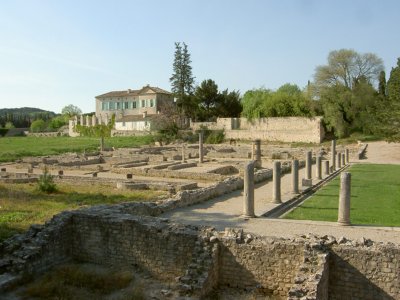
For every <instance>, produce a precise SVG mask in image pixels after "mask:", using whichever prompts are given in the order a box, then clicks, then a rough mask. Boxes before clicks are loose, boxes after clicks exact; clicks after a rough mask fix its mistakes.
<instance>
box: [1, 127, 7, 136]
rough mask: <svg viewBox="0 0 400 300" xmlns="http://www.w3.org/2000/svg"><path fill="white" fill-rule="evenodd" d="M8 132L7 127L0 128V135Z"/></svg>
mask: <svg viewBox="0 0 400 300" xmlns="http://www.w3.org/2000/svg"><path fill="white" fill-rule="evenodd" d="M7 132H8V128H0V136H5V135H6V134H7Z"/></svg>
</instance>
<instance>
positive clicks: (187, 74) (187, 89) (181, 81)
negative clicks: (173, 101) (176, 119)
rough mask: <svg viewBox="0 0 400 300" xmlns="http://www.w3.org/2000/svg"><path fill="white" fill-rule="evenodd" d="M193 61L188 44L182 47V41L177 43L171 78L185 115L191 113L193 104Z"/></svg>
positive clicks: (179, 105)
mask: <svg viewBox="0 0 400 300" xmlns="http://www.w3.org/2000/svg"><path fill="white" fill-rule="evenodd" d="M191 62H192V61H191V59H190V53H189V51H188V49H187V45H186V44H185V43H183V49H182V46H181V44H180V43H178V42H177V43H175V55H174V63H173V65H172V66H173V74H172V76H171V78H170V79H169V80H170V82H171V90H172V92H173V93H174V95H175V97H176V98H177V105H178V107H179V108H180V110H181V112H182V114H183V115H185V116H188V115H189V109H190V107H191V106H192V99H191V98H192V97H191V96H192V94H193V91H194V77H193V75H192V67H191V65H190V64H191Z"/></svg>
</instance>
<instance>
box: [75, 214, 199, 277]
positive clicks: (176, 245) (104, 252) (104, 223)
mask: <svg viewBox="0 0 400 300" xmlns="http://www.w3.org/2000/svg"><path fill="white" fill-rule="evenodd" d="M197 234H198V233H197V231H195V230H190V229H189V228H187V227H184V226H181V227H180V226H178V225H174V226H173V227H172V228H171V225H170V224H168V223H164V222H161V221H160V220H156V219H154V218H146V217H138V216H133V215H123V214H119V215H117V214H115V215H113V214H110V215H109V216H107V215H104V214H92V213H91V214H87V213H77V214H75V215H74V219H73V244H72V257H73V258H75V259H78V260H81V261H85V262H92V263H97V264H103V265H123V266H127V265H131V266H139V267H141V268H143V269H145V270H147V271H149V272H150V274H152V275H153V276H154V277H155V278H159V279H164V280H174V279H175V277H177V276H180V275H182V274H184V273H185V270H186V269H187V268H188V265H189V263H190V261H191V259H192V255H193V251H194V247H195V242H196V240H197Z"/></svg>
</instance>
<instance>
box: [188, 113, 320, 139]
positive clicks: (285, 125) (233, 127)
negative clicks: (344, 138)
mask: <svg viewBox="0 0 400 300" xmlns="http://www.w3.org/2000/svg"><path fill="white" fill-rule="evenodd" d="M321 121H322V117H315V118H304V117H285V118H260V119H255V120H251V121H250V120H247V119H246V118H218V119H217V122H191V124H190V125H191V128H192V129H193V130H198V129H200V128H201V127H202V126H204V127H207V128H208V129H211V130H221V129H223V130H225V138H226V139H243V140H253V139H261V140H267V141H282V142H304V143H321V142H322V140H323V138H324V134H325V132H324V129H323V126H322V123H321Z"/></svg>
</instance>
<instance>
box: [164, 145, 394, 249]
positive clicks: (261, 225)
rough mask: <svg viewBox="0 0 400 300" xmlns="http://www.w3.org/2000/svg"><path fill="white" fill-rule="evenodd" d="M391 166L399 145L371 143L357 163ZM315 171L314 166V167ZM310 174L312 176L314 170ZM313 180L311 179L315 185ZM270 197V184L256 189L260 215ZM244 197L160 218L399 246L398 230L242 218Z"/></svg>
mask: <svg viewBox="0 0 400 300" xmlns="http://www.w3.org/2000/svg"><path fill="white" fill-rule="evenodd" d="M358 162H359V163H391V164H400V144H388V143H385V142H373V143H370V144H369V145H368V150H367V153H366V159H363V160H361V161H357V162H356V163H358ZM313 169H315V166H313ZM313 174H315V172H314V170H313ZM303 175H304V170H301V171H300V174H299V177H300V178H302V177H304V176H303ZM290 180H291V178H290V175H285V176H283V178H282V198H283V199H282V200H283V201H287V200H288V199H290V198H291V196H292V194H291V192H290V189H291V183H290ZM315 182H316V181H315V180H314V183H315ZM271 196H272V182H271V181H269V182H267V183H263V184H261V185H257V186H256V190H255V211H256V215H258V216H260V215H261V214H262V213H264V212H265V211H268V210H269V209H271V208H273V207H275V204H272V203H270V201H271ZM242 206H243V194H242V191H236V192H234V193H231V194H228V195H224V196H221V197H218V198H216V199H213V200H210V201H207V202H204V203H200V204H197V205H193V206H190V207H186V208H180V209H177V210H174V211H170V212H168V213H165V214H164V215H162V216H163V217H165V218H169V219H171V220H172V221H176V222H180V223H185V224H194V225H207V226H212V227H215V228H216V229H218V230H224V229H225V228H226V227H241V228H243V229H244V231H246V232H252V233H256V234H259V235H264V236H277V237H285V238H290V237H294V236H297V235H302V234H308V233H311V234H315V235H332V236H334V237H336V238H340V237H342V236H344V237H346V238H348V239H352V240H358V239H361V238H362V237H364V238H369V239H371V240H373V241H377V242H379V241H380V242H393V243H396V244H400V227H373V226H340V225H338V224H337V223H336V222H317V221H299V220H284V219H271V218H263V217H258V218H253V219H243V218H242V217H241V216H240V215H241V213H242Z"/></svg>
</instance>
